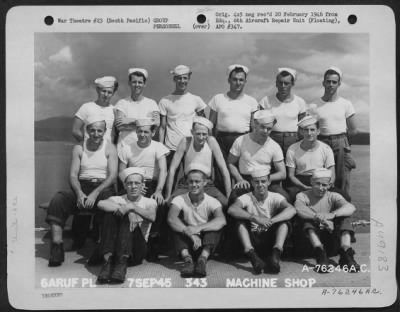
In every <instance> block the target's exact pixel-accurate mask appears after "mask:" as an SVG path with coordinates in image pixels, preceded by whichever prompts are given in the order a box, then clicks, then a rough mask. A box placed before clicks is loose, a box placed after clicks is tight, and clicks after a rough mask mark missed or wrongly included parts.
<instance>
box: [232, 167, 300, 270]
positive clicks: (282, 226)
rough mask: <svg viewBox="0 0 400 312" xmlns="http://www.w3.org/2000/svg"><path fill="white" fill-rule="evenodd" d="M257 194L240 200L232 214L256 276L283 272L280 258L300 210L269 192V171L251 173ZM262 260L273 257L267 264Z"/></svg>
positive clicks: (260, 170)
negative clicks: (262, 273) (291, 222)
mask: <svg viewBox="0 0 400 312" xmlns="http://www.w3.org/2000/svg"><path fill="white" fill-rule="evenodd" d="M251 183H252V186H253V189H254V190H253V191H252V192H250V193H246V194H244V195H242V196H240V197H238V198H237V199H236V201H235V202H234V203H233V204H232V206H230V207H229V210H228V214H230V215H231V216H232V217H234V218H236V219H238V232H239V239H240V241H241V242H242V244H243V247H244V252H245V253H246V254H247V255H248V257H249V258H250V262H251V264H252V266H253V268H254V271H255V273H256V274H260V273H261V272H262V271H263V270H264V273H273V274H277V273H279V272H280V264H279V261H280V256H281V254H282V251H283V246H284V243H285V240H286V238H287V236H288V234H289V229H290V223H289V222H288V221H289V220H290V219H291V218H293V216H294V215H295V214H296V210H295V209H294V207H293V206H292V205H290V204H289V203H288V202H287V201H286V199H285V198H284V197H283V196H282V195H281V194H279V193H274V192H269V191H268V186H269V185H270V183H271V180H270V169H269V168H268V167H261V168H257V167H255V168H254V169H253V170H252V172H251ZM259 255H260V256H266V255H269V257H268V260H267V262H266V263H265V262H264V261H263V260H262V259H261V258H260V257H259Z"/></svg>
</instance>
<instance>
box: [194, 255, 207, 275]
mask: <svg viewBox="0 0 400 312" xmlns="http://www.w3.org/2000/svg"><path fill="white" fill-rule="evenodd" d="M206 268H207V259H206V258H204V257H199V258H198V259H197V262H196V266H195V267H194V272H193V275H194V276H195V277H200V278H202V277H206V276H207V269H206Z"/></svg>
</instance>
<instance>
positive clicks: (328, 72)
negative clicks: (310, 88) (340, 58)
mask: <svg viewBox="0 0 400 312" xmlns="http://www.w3.org/2000/svg"><path fill="white" fill-rule="evenodd" d="M329 75H337V76H338V77H339V81H340V74H339V73H338V72H337V71H335V70H333V69H328V70H327V71H326V72H325V74H324V80H325V79H326V76H329Z"/></svg>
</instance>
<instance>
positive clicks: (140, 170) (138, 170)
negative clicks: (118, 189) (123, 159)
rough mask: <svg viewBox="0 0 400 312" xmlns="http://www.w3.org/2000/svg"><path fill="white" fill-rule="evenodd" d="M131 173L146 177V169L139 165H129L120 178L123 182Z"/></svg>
mask: <svg viewBox="0 0 400 312" xmlns="http://www.w3.org/2000/svg"><path fill="white" fill-rule="evenodd" d="M131 174H139V175H141V176H142V177H143V178H144V169H143V168H139V167H128V168H126V169H124V170H122V171H121V172H120V174H119V178H120V180H121V181H122V182H125V180H126V178H127V177H129V176H130V175H131Z"/></svg>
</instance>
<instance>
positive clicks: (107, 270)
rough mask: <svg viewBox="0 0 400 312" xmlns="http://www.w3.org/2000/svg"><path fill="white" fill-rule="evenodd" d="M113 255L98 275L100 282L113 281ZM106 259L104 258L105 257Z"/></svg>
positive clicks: (98, 281)
mask: <svg viewBox="0 0 400 312" xmlns="http://www.w3.org/2000/svg"><path fill="white" fill-rule="evenodd" d="M112 259H113V258H112V256H111V257H109V258H108V260H107V262H106V263H104V265H103V266H102V268H101V270H100V273H99V276H98V277H97V283H98V284H107V283H110V282H111V270H112V263H113V260H112ZM103 261H104V258H103Z"/></svg>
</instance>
